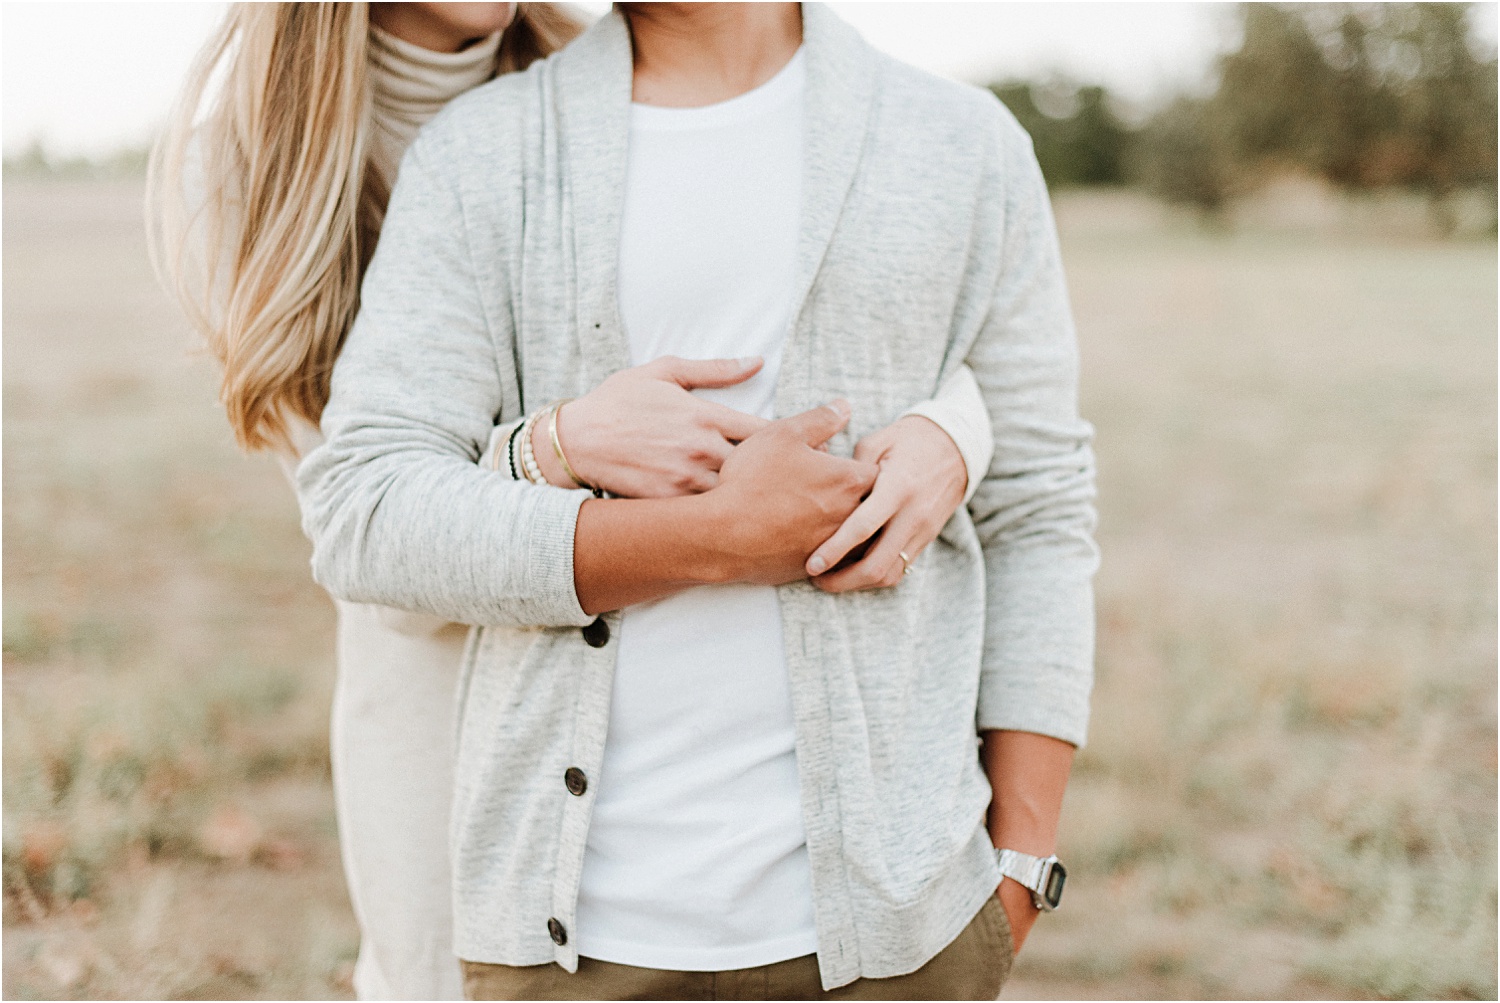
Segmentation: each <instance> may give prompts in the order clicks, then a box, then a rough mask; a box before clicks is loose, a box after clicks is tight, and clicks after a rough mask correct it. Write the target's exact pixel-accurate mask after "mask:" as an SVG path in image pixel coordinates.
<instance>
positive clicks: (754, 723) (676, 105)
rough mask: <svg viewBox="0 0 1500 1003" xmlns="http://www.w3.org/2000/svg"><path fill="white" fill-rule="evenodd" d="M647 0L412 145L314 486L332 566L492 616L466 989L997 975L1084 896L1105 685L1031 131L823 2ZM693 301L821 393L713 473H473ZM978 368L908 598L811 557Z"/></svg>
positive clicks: (481, 662)
mask: <svg viewBox="0 0 1500 1003" xmlns="http://www.w3.org/2000/svg"><path fill="white" fill-rule="evenodd" d="M621 6H622V7H623V11H616V12H613V13H611V14H609V15H607V16H606V17H605V18H604V19H602V20H601V22H600V23H599V24H597V25H595V26H594V28H593V29H591V30H590V31H589V32H588V33H587V34H586V35H585V36H584V37H583V38H581V39H580V40H579V41H578V42H577V43H575V44H574V45H573V46H572V47H570V48H569V49H568V50H566V51H565V52H564V53H563V54H562V55H561V56H559V57H558V58H556V59H554V60H551V61H549V62H548V63H547V64H546V65H544V66H541V67H538V68H536V69H534V70H533V71H530V72H528V73H526V74H518V75H515V76H514V77H512V78H502V79H501V80H500V81H497V82H496V83H494V84H492V85H489V86H487V87H485V88H482V89H481V90H480V91H477V92H475V93H474V94H472V95H470V96H468V97H466V98H464V99H461V100H460V101H458V102H456V103H455V105H454V106H452V107H451V108H450V109H449V111H448V112H446V113H445V114H444V116H443V117H442V118H441V119H440V120H439V121H438V122H436V123H435V124H434V125H433V126H432V127H430V128H429V130H428V131H427V132H426V133H424V135H423V136H422V137H421V138H419V139H418V141H417V143H416V145H415V146H414V147H413V150H412V153H411V154H409V155H408V157H407V159H406V162H405V163H404V164H403V168H402V173H401V180H400V182H399V183H398V185H397V189H396V192H395V194H394V196H393V199H392V203H391V208H390V212H389V214H388V217H387V221H386V224H385V229H384V236H383V239H382V242H381V245H380V250H379V252H378V253H377V255H376V258H375V261H374V262H373V264H372V265H371V270H370V274H369V278H368V280H367V283H366V287H365V291H364V306H363V310H362V313H361V317H360V320H359V322H358V323H357V324H356V326H355V329H354V331H353V332H352V333H351V335H350V338H349V342H348V344H347V346H346V347H345V349H344V351H343V355H342V356H341V359H340V362H339V366H338V368H337V369H336V371H335V375H334V387H333V397H332V399H331V401H330V403H329V406H328V410H327V412H326V413H325V416H324V431H325V434H326V435H327V436H328V442H327V444H326V445H325V446H324V447H322V448H321V449H320V450H318V451H317V452H315V453H313V454H312V455H311V456H310V457H309V458H308V460H307V461H306V462H305V463H304V465H303V467H302V469H301V471H300V473H299V480H300V482H301V485H302V493H303V503H304V512H305V521H306V524H307V528H308V531H309V534H310V535H311V536H312V538H313V540H314V544H315V552H314V570H315V573H316V574H317V576H318V579H319V581H321V582H323V583H324V584H325V585H326V586H328V587H329V589H330V590H331V591H333V592H335V593H336V594H342V595H344V596H346V597H348V598H350V599H354V600H358V601H368V602H380V603H385V604H390V605H400V606H406V607H410V608H416V609H422V610H426V611H429V612H433V613H438V614H440V615H443V616H446V617H449V618H451V619H455V620H459V621H462V622H468V623H476V624H482V625H485V626H486V628H487V629H484V630H482V631H479V632H477V633H476V635H475V637H474V638H472V639H471V643H470V649H469V656H468V658H467V660H466V661H467V665H466V667H465V671H466V679H465V683H464V685H463V688H462V694H463V695H462V702H461V708H460V715H459V738H458V762H457V789H456V796H455V809H454V811H455V814H454V827H453V838H454V867H455V910H456V916H455V939H456V947H457V951H458V953H459V955H460V957H462V958H463V959H464V960H465V962H466V978H467V981H468V988H469V991H470V994H471V995H473V996H476V997H487V998H624V997H630V996H635V997H641V996H644V997H678V998H683V997H697V996H705V997H714V996H717V997H725V998H735V997H739V998H766V997H782V998H813V997H815V996H818V995H823V994H826V993H830V992H831V993H832V994H833V995H835V996H841V997H847V998H978V997H979V996H983V995H990V996H993V994H995V993H997V992H998V991H999V988H1000V985H1001V982H1002V981H1003V979H1004V976H1005V974H1006V972H1007V971H1008V967H1009V963H1010V953H1011V950H1012V947H1013V946H1019V944H1020V942H1021V941H1022V940H1023V939H1024V937H1025V935H1026V932H1027V930H1028V929H1029V927H1030V925H1031V923H1032V921H1033V920H1034V919H1035V915H1036V909H1037V903H1038V902H1041V903H1044V904H1050V902H1055V899H1056V893H1057V892H1058V890H1059V885H1060V879H1061V871H1060V869H1058V868H1054V867H1053V866H1052V862H1051V861H1050V860H1049V859H1048V858H1050V855H1051V853H1052V850H1053V844H1054V841H1055V832H1056V825H1057V817H1058V813H1059V811H1060V808H1061V800H1062V791H1063V788H1064V786H1065V784H1066V778H1067V771H1068V767H1069V765H1070V763H1071V757H1072V752H1073V748H1074V747H1075V746H1076V745H1077V744H1078V743H1079V742H1081V740H1082V738H1083V734H1084V730H1085V727H1086V720H1087V699H1088V692H1089V688H1090V684H1091V679H1092V669H1091V665H1092V643H1093V637H1092V596H1091V591H1090V584H1089V583H1090V578H1091V575H1092V572H1093V569H1094V566H1095V563H1096V554H1095V550H1094V547H1093V543H1092V540H1091V536H1090V534H1091V529H1092V525H1093V510H1092V498H1093V465H1092V456H1091V453H1090V450H1089V439H1090V431H1089V429H1088V426H1087V425H1086V424H1084V423H1083V422H1081V421H1080V420H1079V419H1078V416H1077V406H1076V353H1075V348H1074V344H1073V335H1072V328H1071V320H1070V318H1069V314H1068V309H1067V303H1066V295H1065V290H1064V287H1063V283H1062V274H1061V266H1060V262H1059V259H1058V253H1057V246H1056V239H1055V234H1054V232H1053V228H1052V222H1051V216H1050V212H1049V209H1048V205H1047V201H1046V195H1045V189H1044V186H1043V184H1042V181H1041V177H1040V174H1039V172H1038V171H1037V169H1036V164H1035V160H1034V157H1033V156H1032V154H1031V150H1030V144H1029V142H1028V140H1027V139H1026V137H1025V134H1024V133H1023V132H1022V131H1021V130H1020V129H1019V127H1018V126H1016V125H1015V123H1014V120H1013V119H1011V118H1010V117H1009V115H1008V114H1007V113H1005V112H1004V110H1003V109H1002V108H1001V107H1000V106H999V105H998V103H996V102H995V101H994V99H993V98H992V97H990V96H989V95H987V94H983V93H981V92H977V91H974V90H972V89H969V88H964V87H960V86H958V85H954V84H951V83H947V82H943V81H940V80H936V79H933V78H930V77H927V76H925V75H923V74H920V73H918V72H917V71H914V70H912V69H910V68H908V67H904V66H902V65H900V64H897V63H895V62H893V61H891V60H889V59H887V58H885V57H883V56H880V55H879V54H877V53H875V52H874V51H873V50H871V49H869V47H868V46H866V45H865V43H864V42H863V41H862V40H861V39H859V37H858V36H857V35H856V34H855V33H853V32H852V31H851V30H850V29H848V28H847V27H846V26H845V25H843V24H842V23H841V22H839V21H838V20H837V18H835V17H834V16H833V15H831V14H830V13H828V12H827V11H826V10H824V9H822V8H820V7H817V6H815V5H808V6H807V7H806V8H804V9H801V10H799V8H798V7H797V6H796V5H790V4H772V5H676V4H641V5H621ZM632 96H634V99H635V102H636V104H635V105H634V106H632V104H631V99H632ZM679 113H681V114H679ZM747 136H749V137H751V140H752V141H751V142H750V144H749V145H748V146H743V145H740V146H737V145H736V144H737V143H743V142H744V141H745V139H746V137H747ZM683 165H691V169H690V170H680V169H681V168H682V167H683ZM747 165H749V166H750V167H752V168H753V170H752V171H751V173H750V174H749V175H746V174H745V173H744V169H745V168H746V166H747ZM674 171H675V172H676V173H674ZM509 177H521V178H523V183H522V185H521V186H520V188H519V189H516V188H513V187H509V186H502V185H500V184H498V183H497V182H496V179H498V178H509ZM716 186H717V187H716ZM683 304H698V310H699V312H698V313H693V312H692V311H690V310H688V311H687V312H684V310H685V309H686V308H685V307H684V306H683ZM622 315H623V316H622ZM700 324H701V325H704V326H705V327H706V328H713V329H715V330H718V329H723V330H728V331H739V332H741V335H742V336H743V337H744V338H745V339H746V340H747V342H748V343H749V347H750V348H751V349H752V350H748V351H745V352H743V353H741V354H745V355H749V354H762V355H764V356H765V357H766V359H767V367H766V369H767V373H766V374H763V375H764V376H765V380H764V381H763V382H761V383H760V385H759V387H758V389H757V388H755V387H751V388H750V389H748V390H747V391H746V392H747V393H748V394H754V393H760V394H762V395H763V396H762V398H761V399H759V400H753V399H747V400H745V401H743V402H742V403H743V404H744V405H745V407H744V409H746V410H754V409H756V408H758V407H763V408H764V409H765V410H767V411H769V412H770V413H772V414H774V415H778V416H785V415H791V416H792V417H789V418H784V419H783V420H781V421H777V422H774V423H773V424H772V425H770V426H769V427H768V428H767V429H766V430H764V431H762V432H757V433H756V434H754V435H752V436H751V437H750V438H748V439H746V440H745V441H744V442H743V443H742V444H741V445H739V446H737V447H736V448H735V449H734V450H733V452H732V453H731V454H730V456H729V458H728V459H727V460H726V461H725V462H724V464H723V467H722V469H721V470H720V472H719V478H718V481H719V482H718V484H717V486H715V487H714V488H713V489H711V490H709V491H707V492H704V493H703V494H701V495H696V496H691V497H687V498H677V499H665V500H625V499H595V498H592V497H590V496H588V495H587V494H586V493H585V492H578V491H575V492H567V491H560V490H556V489H553V488H549V487H543V486H538V485H534V484H520V483H516V482H515V481H512V480H509V479H508V478H504V477H501V476H498V475H495V474H493V473H492V472H488V471H484V470H480V469H478V468H476V467H475V466H474V465H473V462H472V460H473V457H474V456H475V455H477V453H478V451H479V448H480V445H481V444H482V443H483V442H484V441H485V439H486V437H487V435H488V432H489V430H490V427H491V425H492V424H493V422H494V420H495V419H496V417H497V416H499V417H500V418H501V419H502V420H505V419H510V418H514V417H518V416H520V415H521V414H524V413H526V412H527V410H528V407H523V406H522V405H523V402H530V403H529V410H533V411H534V410H535V409H536V406H537V405H538V404H544V403H546V402H548V401H552V400H556V399H558V398H562V397H566V396H569V395H572V394H577V393H579V392H581V391H584V390H587V389H588V388H590V387H592V386H594V385H597V384H598V383H599V382H600V381H601V380H602V379H604V378H605V377H606V376H608V375H609V374H611V373H612V372H615V371H618V370H619V369H622V368H625V367H626V366H628V365H629V364H630V363H631V362H632V361H634V362H637V363H639V362H642V361H645V358H644V356H650V355H651V354H652V353H653V352H654V351H656V350H657V349H660V348H662V347H663V346H666V347H670V346H672V345H675V344H680V343H682V341H683V339H689V340H690V339H691V338H692V337H693V336H694V325H700ZM705 336H707V334H705ZM721 354H722V353H721ZM964 363H967V364H968V365H969V366H970V367H971V368H972V369H973V371H974V374H975V376H976V378H977V380H978V383H979V386H980V389H981V391H982V393H983V395H984V398H985V402H986V405H987V407H988V410H989V412H990V419H991V424H992V427H993V431H994V439H995V454H994V459H993V461H992V463H991V465H990V470H989V473H988V475H987V476H986V477H985V478H984V480H983V481H982V482H981V484H980V485H979V487H978V490H977V491H976V493H975V494H974V497H973V499H972V500H971V502H970V504H969V506H968V510H967V512H965V511H963V510H960V512H959V513H958V514H957V515H956V516H955V517H954V519H953V520H951V521H950V523H949V524H948V526H947V528H946V529H945V531H944V534H943V536H942V537H940V539H939V540H938V541H937V542H936V543H935V544H934V545H933V546H931V547H930V548H928V550H927V551H926V552H924V553H923V554H922V555H921V557H920V558H919V559H918V560H917V561H916V562H915V564H914V565H912V566H911V567H910V571H911V574H910V575H909V576H902V577H901V579H900V583H899V584H898V585H896V586H895V587H893V588H888V589H885V590H883V591H880V592H868V593H844V592H842V591H840V590H841V589H844V588H847V587H849V586H850V585H851V584H855V583H852V582H850V581H849V580H848V579H847V577H843V578H841V577H840V576H847V574H848V572H847V571H845V570H841V569H840V568H838V567H835V568H833V569H827V568H826V567H825V566H823V565H820V564H818V563H817V562H816V561H815V560H814V559H813V558H812V557H811V555H813V552H814V551H815V550H816V549H818V548H819V545H820V544H821V543H823V542H824V540H826V539H827V538H828V537H829V536H830V535H831V534H832V533H834V531H835V530H836V529H838V527H839V526H840V525H841V524H843V523H844V521H845V519H846V517H848V516H849V514H850V513H851V512H852V511H854V510H855V508H856V507H857V505H858V503H859V499H860V497H861V496H862V495H863V494H864V493H865V492H866V491H867V490H868V488H869V485H870V483H871V481H872V479H873V478H874V476H875V472H874V471H873V470H871V469H869V465H868V464H860V463H856V462H854V461H851V460H846V459H842V457H843V456H846V455H847V454H848V452H849V450H850V447H851V445H852V443H853V441H854V440H855V439H856V438H858V437H861V436H864V435H867V434H869V433H872V432H874V431H875V430H877V429H880V428H881V427H883V426H884V425H885V424H887V423H889V422H890V421H891V420H892V419H893V418H895V417H896V416H897V415H899V414H901V413H902V411H903V410H904V409H905V408H906V407H907V406H909V405H910V404H911V403H913V402H914V401H918V400H922V399H925V398H926V397H928V396H930V395H931V394H932V392H933V389H934V388H935V387H936V386H937V385H938V383H939V381H940V380H941V379H942V377H943V376H944V375H945V374H947V373H951V372H952V371H953V369H954V368H955V367H957V366H959V365H960V364H964ZM753 382H754V381H752V383H753ZM839 396H845V397H847V398H848V399H849V404H848V405H843V404H842V402H836V404H835V405H833V406H831V407H820V406H819V405H821V404H822V403H823V402H824V401H827V400H830V399H832V398H835V397H839ZM846 422H847V428H844V426H845V423H846ZM825 441H826V442H827V445H828V453H826V454H825V453H823V452H819V451H818V450H817V449H816V448H814V447H816V446H818V445H820V444H822V443H824V442H825ZM873 529H874V527H869V528H867V529H866V530H865V531H864V535H869V533H870V532H873ZM851 532H854V533H855V535H856V536H857V535H860V533H859V532H858V531H857V529H856V530H854V531H851ZM880 546H881V543H880V541H879V540H878V539H877V540H876V541H875V542H874V543H873V545H872V548H873V549H874V550H878V549H879V548H880ZM900 560H901V565H902V566H905V565H907V562H908V560H909V558H908V556H907V555H900ZM809 573H812V574H814V575H815V576H816V578H817V581H816V583H810V582H809V581H807V580H806V576H807V575H808V574H809ZM817 585H821V586H822V588H819V587H816V586H817ZM769 586H777V588H775V589H774V590H773V589H771V588H769ZM621 611H623V612H621ZM599 614H604V615H603V616H598V615H599ZM579 627H582V628H584V629H583V630H582V631H579V630H576V629H569V628H579ZM537 628H542V629H537ZM699 668H701V671H698V672H695V669H699ZM976 728H977V729H978V735H979V736H981V738H982V762H981V755H979V754H976ZM992 792H993V797H992ZM987 804H988V805H989V809H988V820H987V824H986V820H985V817H984V816H985V811H986V805H987ZM996 849H1003V850H1007V851H1011V852H1010V853H1008V854H1005V855H1003V859H1002V860H1000V861H997V856H996V853H995V850H996ZM1002 867H1003V868H1004V871H1005V874H1006V877H1004V878H1003V880H1002ZM1023 882H1024V883H1025V885H1030V886H1031V887H1026V886H1025V885H1023ZM997 892H998V895H997Z"/></svg>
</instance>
